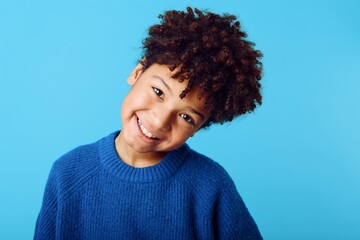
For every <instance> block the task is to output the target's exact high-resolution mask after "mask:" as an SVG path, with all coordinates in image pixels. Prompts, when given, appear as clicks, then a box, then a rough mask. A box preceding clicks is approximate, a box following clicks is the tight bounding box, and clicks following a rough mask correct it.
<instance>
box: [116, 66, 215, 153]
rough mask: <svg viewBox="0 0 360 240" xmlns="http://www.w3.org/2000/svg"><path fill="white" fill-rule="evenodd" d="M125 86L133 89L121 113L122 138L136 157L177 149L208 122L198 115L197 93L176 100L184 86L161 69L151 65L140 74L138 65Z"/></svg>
mask: <svg viewBox="0 0 360 240" xmlns="http://www.w3.org/2000/svg"><path fill="white" fill-rule="evenodd" d="M128 82H129V83H130V84H131V85H133V86H132V88H131V90H130V92H129V93H128V95H127V96H126V98H125V100H124V102H123V105H122V109H121V120H122V136H123V140H124V142H125V143H126V145H127V146H129V147H130V148H131V149H133V150H135V151H136V152H138V153H156V152H158V153H160V152H163V153H166V152H169V151H171V150H174V149H177V148H179V147H180V146H181V145H182V144H184V143H185V141H186V140H187V139H188V138H189V137H191V136H193V135H194V134H195V133H196V131H197V130H199V128H200V127H201V125H202V124H203V123H205V122H206V120H207V119H208V116H206V115H205V114H204V113H202V111H201V109H202V107H203V104H204V100H203V99H202V100H199V99H198V97H197V96H198V91H197V90H196V89H194V90H192V91H191V92H190V93H188V94H187V95H186V97H185V98H183V99H180V97H179V95H180V93H181V92H182V91H183V90H184V89H185V87H186V84H187V82H186V81H185V82H182V83H180V82H179V81H178V80H176V79H173V78H171V71H170V69H169V68H168V67H167V66H165V65H158V64H153V65H152V66H150V67H149V68H148V69H147V70H145V71H144V72H142V68H141V65H138V66H137V67H136V68H135V69H134V71H133V72H132V74H131V76H130V77H129V79H128Z"/></svg>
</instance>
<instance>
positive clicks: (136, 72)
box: [127, 63, 143, 85]
mask: <svg viewBox="0 0 360 240" xmlns="http://www.w3.org/2000/svg"><path fill="white" fill-rule="evenodd" d="M142 71H143V66H142V65H141V63H139V64H138V65H136V67H135V68H134V70H133V71H132V72H131V74H130V76H129V77H128V80H127V82H128V83H129V84H130V85H133V84H134V83H135V82H136V80H137V79H138V78H139V77H140V75H141V73H142Z"/></svg>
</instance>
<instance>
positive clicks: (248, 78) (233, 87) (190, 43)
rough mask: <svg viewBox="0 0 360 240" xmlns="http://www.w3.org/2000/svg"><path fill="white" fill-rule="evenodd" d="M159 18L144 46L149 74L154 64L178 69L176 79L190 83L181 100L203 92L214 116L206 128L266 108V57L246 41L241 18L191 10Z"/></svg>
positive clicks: (206, 104) (150, 29) (142, 61)
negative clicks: (263, 92)
mask: <svg viewBox="0 0 360 240" xmlns="http://www.w3.org/2000/svg"><path fill="white" fill-rule="evenodd" d="M159 18H160V19H161V22H160V24H156V25H153V26H151V27H150V28H149V35H148V37H147V38H145V39H144V41H143V53H142V60H141V64H142V66H143V69H144V70H146V69H147V68H149V67H150V66H151V65H152V64H154V63H157V64H164V65H167V66H168V67H169V69H170V70H171V71H174V70H175V69H176V71H174V73H173V75H172V77H173V78H175V79H178V80H179V81H180V82H183V81H188V82H187V86H186V88H185V89H184V90H183V91H182V93H181V94H180V95H179V97H180V98H184V97H185V96H186V94H187V93H189V92H190V91H191V90H192V89H194V88H196V89H200V95H199V98H202V97H204V100H205V108H204V109H203V110H204V111H206V113H207V114H209V116H210V117H209V119H208V120H207V122H205V123H204V125H203V126H202V128H204V127H208V126H210V125H211V124H213V123H220V124H223V123H224V122H230V121H232V120H233V118H234V117H236V116H239V115H242V114H245V113H247V112H252V111H253V110H254V109H255V107H256V106H257V105H261V103H262V96H261V93H260V88H261V84H260V82H259V81H260V79H261V73H262V63H261V62H260V61H259V60H260V59H261V58H262V53H261V52H260V51H258V50H255V49H254V48H253V46H255V44H254V43H253V42H250V41H247V40H245V38H246V37H247V34H246V33H245V32H244V31H241V30H240V22H239V21H236V20H237V18H236V16H234V15H229V14H224V15H223V16H220V15H218V14H215V13H212V12H208V11H200V10H198V9H197V8H195V9H194V10H193V9H192V8H190V7H187V12H184V11H175V10H172V11H167V12H165V13H164V15H159Z"/></svg>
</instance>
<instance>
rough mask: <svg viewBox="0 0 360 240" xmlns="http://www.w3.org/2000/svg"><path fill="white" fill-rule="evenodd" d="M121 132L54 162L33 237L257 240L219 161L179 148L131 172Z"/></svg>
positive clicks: (251, 221)
mask: <svg viewBox="0 0 360 240" xmlns="http://www.w3.org/2000/svg"><path fill="white" fill-rule="evenodd" d="M118 133H119V132H114V133H112V134H110V135H109V136H107V137H105V138H103V139H100V140H99V141H97V142H95V143H93V144H89V145H85V146H81V147H78V148H76V149H74V150H72V151H70V152H69V153H67V154H65V155H64V156H62V157H61V158H60V159H58V160H57V161H56V162H55V163H54V165H53V167H52V169H51V172H50V176H49V179H48V182H47V184H46V189H45V194H44V199H43V204H42V207H41V210H40V214H39V216H38V220H37V223H36V229H35V236H34V239H66V240H68V239H90V240H92V239H106V240H111V239H154V240H155V239H156V240H160V239H187V240H188V239H262V238H261V235H260V233H259V230H258V228H257V226H256V224H255V222H254V220H253V219H252V217H251V216H250V214H249V212H248V210H247V208H246V207H245V205H244V202H243V201H242V199H241V198H240V196H239V194H238V192H237V190H236V187H235V185H234V183H233V181H232V180H231V178H230V177H229V175H228V174H227V173H226V171H225V170H224V169H223V168H222V167H221V166H220V165H219V164H217V163H216V162H214V161H212V160H210V159H209V158H207V157H205V156H203V155H201V154H199V153H196V152H195V151H193V150H191V149H190V148H189V147H188V146H187V145H186V144H184V145H183V146H182V147H180V148H179V149H177V150H175V151H172V152H170V153H168V154H167V155H166V157H165V158H164V159H163V160H162V161H161V162H160V163H158V164H157V165H154V166H151V167H146V168H134V167H132V166H129V165H127V164H125V163H124V162H123V161H121V159H120V158H119V156H118V155H117V153H116V150H115V143H114V140H115V138H116V136H117V134H118Z"/></svg>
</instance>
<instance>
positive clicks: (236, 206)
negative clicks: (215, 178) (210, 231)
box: [213, 179, 262, 240]
mask: <svg viewBox="0 0 360 240" xmlns="http://www.w3.org/2000/svg"><path fill="white" fill-rule="evenodd" d="M214 210H215V212H214V219H213V221H214V231H215V235H216V239H251V240H257V239H262V236H261V234H260V232H259V230H258V227H257V225H256V223H255V221H254V219H253V218H252V216H251V215H250V213H249V211H248V209H247V207H246V206H245V204H244V202H243V200H242V199H241V197H240V195H239V193H238V191H237V189H236V186H235V184H234V182H233V181H232V180H231V179H228V180H227V181H225V182H224V183H223V185H222V186H221V189H220V191H219V193H218V198H217V202H216V206H215V209H214Z"/></svg>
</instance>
